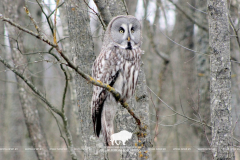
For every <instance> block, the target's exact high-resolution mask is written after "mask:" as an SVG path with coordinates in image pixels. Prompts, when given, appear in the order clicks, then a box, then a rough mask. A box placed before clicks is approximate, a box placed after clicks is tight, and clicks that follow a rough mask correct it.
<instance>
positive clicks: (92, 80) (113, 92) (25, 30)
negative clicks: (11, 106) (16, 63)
mask: <svg viewBox="0 0 240 160" xmlns="http://www.w3.org/2000/svg"><path fill="white" fill-rule="evenodd" d="M0 19H2V20H3V21H6V22H8V23H10V24H11V25H13V26H15V27H17V28H18V29H20V30H22V31H24V32H26V33H28V34H30V35H32V36H34V37H36V38H37V39H40V40H42V41H43V42H45V43H47V44H49V45H50V46H52V47H53V48H55V49H56V50H57V52H58V53H59V54H60V55H61V56H62V58H63V59H64V60H65V61H66V62H67V64H66V65H67V66H69V67H70V68H72V69H73V70H75V71H76V72H77V73H78V74H80V75H81V76H82V77H83V78H84V79H85V80H87V81H88V82H90V83H92V84H93V85H96V86H99V87H102V88H105V89H106V90H108V91H109V92H110V93H112V94H113V96H114V97H115V99H116V100H117V101H118V102H120V104H121V105H122V106H123V107H124V108H125V109H127V111H128V112H129V114H131V115H132V117H133V118H134V119H135V121H136V123H137V125H138V127H139V129H140V130H145V129H146V125H143V123H141V121H140V119H139V118H138V116H137V115H136V114H135V113H134V112H133V111H132V109H131V108H130V107H129V105H128V103H127V102H125V101H124V100H123V98H122V97H121V95H120V93H119V92H117V91H116V90H115V89H114V88H113V87H111V86H110V85H108V84H105V83H102V82H101V81H99V80H98V81H97V80H95V79H93V78H92V77H91V76H89V75H88V74H85V73H84V72H83V71H81V70H80V69H79V68H77V67H76V66H75V65H74V64H73V63H72V62H71V61H70V60H69V59H68V58H67V56H66V55H65V54H64V53H63V52H62V50H61V49H60V48H59V46H58V45H55V44H54V43H52V42H50V40H48V39H46V38H44V37H43V36H40V35H39V34H37V33H34V32H33V31H30V30H28V29H26V28H24V27H22V26H20V25H19V24H17V23H15V22H13V21H12V20H11V19H9V18H5V17H3V16H2V14H1V13H0ZM2 60H3V59H1V60H0V61H1V62H2V63H4V62H3V61H2ZM4 64H5V63H4ZM9 67H11V66H9ZM12 69H13V70H14V68H11V70H12ZM14 71H16V70H14ZM14 73H15V72H14ZM17 73H18V72H17V71H16V74H17ZM17 75H18V76H20V78H24V77H23V76H22V75H21V74H20V73H18V74H17ZM23 80H24V81H25V82H26V83H29V81H28V80H27V79H23ZM28 85H29V86H30V88H31V89H33V91H34V92H36V93H37V94H38V95H39V96H40V98H41V99H42V100H43V101H44V102H45V103H46V104H47V105H49V106H51V107H52V108H53V111H56V113H58V114H59V115H60V114H62V112H61V111H59V110H58V109H57V108H54V107H53V106H52V105H51V104H50V103H49V102H48V101H47V100H46V99H45V98H44V97H43V95H41V93H40V92H39V91H38V90H37V89H36V88H35V87H34V86H33V85H32V84H28Z"/></svg>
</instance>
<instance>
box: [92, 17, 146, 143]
mask: <svg viewBox="0 0 240 160" xmlns="http://www.w3.org/2000/svg"><path fill="white" fill-rule="evenodd" d="M141 37H142V35H141V24H140V22H139V21H138V20H137V19H136V18H135V17H134V16H130V15H129V16H123V15H121V16H117V17H115V18H113V19H112V20H111V22H110V23H109V25H108V27H107V29H106V32H105V35H104V40H103V46H102V49H101V52H100V54H99V56H98V57H97V59H96V60H95V62H94V63H93V67H92V76H93V78H94V79H95V80H100V81H101V82H103V83H106V84H109V85H110V86H112V87H114V88H115V89H116V90H117V91H118V92H119V93H120V94H121V96H122V97H123V98H124V100H125V101H126V100H128V99H129V98H130V97H131V96H132V95H133V94H134V91H135V88H136V83H137V79H138V73H139V69H140V61H141V54H142V53H143V51H142V50H141V49H140V46H141ZM117 106H118V102H117V101H116V100H115V98H114V97H113V95H112V94H111V93H109V92H108V91H107V90H106V89H104V88H101V87H98V86H94V87H93V97H92V104H91V109H92V120H93V127H94V133H95V135H96V136H97V137H99V135H100V131H102V134H103V137H104V139H105V142H106V145H107V146H108V145H111V143H110V137H111V135H112V134H113V133H114V126H113V121H114V116H115V113H116V110H117Z"/></svg>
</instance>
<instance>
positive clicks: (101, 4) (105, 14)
mask: <svg viewBox="0 0 240 160" xmlns="http://www.w3.org/2000/svg"><path fill="white" fill-rule="evenodd" d="M93 1H94V3H95V4H96V6H97V8H98V10H99V13H100V15H101V17H102V19H103V22H104V24H105V26H107V25H108V23H109V22H110V21H111V19H112V15H111V13H110V11H109V7H108V6H107V4H106V3H105V1H103V0H93ZM105 28H106V27H105Z"/></svg>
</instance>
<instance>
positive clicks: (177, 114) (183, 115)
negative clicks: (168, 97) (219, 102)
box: [147, 86, 212, 128]
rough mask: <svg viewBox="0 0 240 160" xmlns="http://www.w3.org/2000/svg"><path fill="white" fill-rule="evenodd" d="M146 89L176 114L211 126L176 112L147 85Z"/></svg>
mask: <svg viewBox="0 0 240 160" xmlns="http://www.w3.org/2000/svg"><path fill="white" fill-rule="evenodd" d="M147 87H148V86H147ZM148 89H149V90H150V91H151V92H152V93H153V94H154V95H155V96H156V97H157V98H158V99H159V100H160V101H161V102H162V103H163V104H164V105H165V106H167V107H168V108H169V109H170V110H172V111H173V112H174V113H176V114H177V115H179V116H182V117H184V118H186V119H188V120H191V121H194V122H196V123H198V124H201V125H205V126H207V127H209V128H212V127H211V126H209V125H208V124H206V123H205V122H202V121H198V120H195V119H193V118H190V117H187V116H185V115H183V114H181V113H178V112H177V111H175V110H174V109H173V108H172V107H170V106H169V105H168V104H167V103H166V102H164V101H163V100H162V99H161V98H160V97H158V96H157V95H156V94H155V93H154V92H153V91H152V90H151V88H149V87H148Z"/></svg>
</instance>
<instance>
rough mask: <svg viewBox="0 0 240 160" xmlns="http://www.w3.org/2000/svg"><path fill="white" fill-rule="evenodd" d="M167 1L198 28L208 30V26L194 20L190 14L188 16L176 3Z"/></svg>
mask: <svg viewBox="0 0 240 160" xmlns="http://www.w3.org/2000/svg"><path fill="white" fill-rule="evenodd" d="M168 1H169V2H171V3H172V4H173V5H174V6H175V7H176V8H177V9H178V10H179V11H180V12H181V13H182V14H183V15H185V16H186V17H187V18H188V19H189V20H190V21H192V22H193V23H194V24H196V25H197V26H198V27H199V28H201V29H203V30H204V31H206V32H208V28H207V27H206V26H204V25H202V24H200V23H198V22H197V21H195V19H194V18H193V17H192V16H190V15H189V14H187V13H186V12H185V11H184V10H183V9H182V8H181V7H180V6H178V4H176V3H174V2H173V1H172V0H168Z"/></svg>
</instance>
